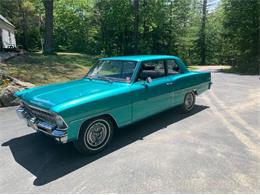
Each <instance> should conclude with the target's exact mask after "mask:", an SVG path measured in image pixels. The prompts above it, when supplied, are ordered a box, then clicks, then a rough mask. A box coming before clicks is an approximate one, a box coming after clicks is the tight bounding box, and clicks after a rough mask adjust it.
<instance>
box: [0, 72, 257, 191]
mask: <svg viewBox="0 0 260 195" xmlns="http://www.w3.org/2000/svg"><path fill="white" fill-rule="evenodd" d="M212 77H213V86H212V89H211V90H210V91H208V92H206V93H205V94H203V95H201V96H199V97H198V98H197V105H196V107H195V109H194V111H193V112H192V113H189V114H185V115H183V114H178V111H177V109H172V110H169V111H166V112H163V113H161V114H158V115H156V116H153V117H151V118H149V119H146V120H144V121H141V122H139V123H137V124H134V125H132V126H129V127H127V128H124V129H120V130H119V131H118V132H117V134H116V136H115V137H114V140H113V142H112V144H111V146H110V147H109V148H108V149H107V150H105V151H104V152H102V153H101V154H98V155H96V156H91V157H83V156H80V155H79V154H78V153H77V152H76V151H75V150H74V149H73V147H72V145H71V144H67V145H59V144H56V143H55V142H54V141H53V140H51V139H49V138H47V137H45V136H43V135H39V134H36V133H35V132H34V131H33V130H32V129H30V128H27V127H26V125H25V124H24V122H23V121H21V120H19V119H18V118H17V117H16V114H15V108H14V107H12V108H1V109H0V143H1V147H0V156H1V161H0V193H260V122H259V120H260V119H259V118H260V105H259V100H260V91H259V90H260V81H259V77H258V76H239V75H234V74H224V73H213V74H212Z"/></svg>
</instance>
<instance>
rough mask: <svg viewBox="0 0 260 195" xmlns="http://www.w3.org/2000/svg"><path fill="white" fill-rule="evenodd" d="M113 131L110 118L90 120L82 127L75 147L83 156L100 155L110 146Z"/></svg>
mask: <svg viewBox="0 0 260 195" xmlns="http://www.w3.org/2000/svg"><path fill="white" fill-rule="evenodd" d="M113 131H114V126H113V123H112V121H111V119H110V118H108V117H100V118H95V119H92V120H89V121H87V122H86V123H85V124H83V125H82V127H81V130H80V133H79V137H78V140H77V141H75V142H74V146H75V148H76V149H77V150H78V151H79V152H80V153H82V154H94V153H98V152H100V151H101V150H103V149H104V148H105V147H106V146H107V145H108V143H109V142H110V140H111V138H112V135H113Z"/></svg>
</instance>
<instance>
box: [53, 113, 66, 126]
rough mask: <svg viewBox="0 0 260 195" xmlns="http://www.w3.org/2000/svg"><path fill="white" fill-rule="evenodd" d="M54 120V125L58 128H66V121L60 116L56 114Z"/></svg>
mask: <svg viewBox="0 0 260 195" xmlns="http://www.w3.org/2000/svg"><path fill="white" fill-rule="evenodd" d="M55 121H56V125H57V126H58V128H59V129H66V128H67V125H66V123H65V122H64V120H63V119H62V117H61V116H59V115H56V116H55Z"/></svg>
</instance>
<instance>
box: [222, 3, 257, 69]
mask: <svg viewBox="0 0 260 195" xmlns="http://www.w3.org/2000/svg"><path fill="white" fill-rule="evenodd" d="M259 6H260V2H259V1H258V0H247V1H244V0H224V2H223V9H224V18H223V19H224V23H223V25H224V31H223V39H224V43H225V52H226V61H227V62H229V63H232V64H234V65H235V66H236V67H237V68H238V69H239V70H240V71H242V72H248V73H257V72H258V73H259V63H260V61H259V45H260V44H259V28H260V26H259Z"/></svg>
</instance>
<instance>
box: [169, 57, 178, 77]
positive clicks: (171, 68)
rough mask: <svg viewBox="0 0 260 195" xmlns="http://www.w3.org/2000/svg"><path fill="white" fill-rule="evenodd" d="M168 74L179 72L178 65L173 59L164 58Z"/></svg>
mask: <svg viewBox="0 0 260 195" xmlns="http://www.w3.org/2000/svg"><path fill="white" fill-rule="evenodd" d="M166 65H167V70H168V75H175V74H179V73H181V70H180V67H179V66H178V64H177V63H176V62H175V60H166Z"/></svg>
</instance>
